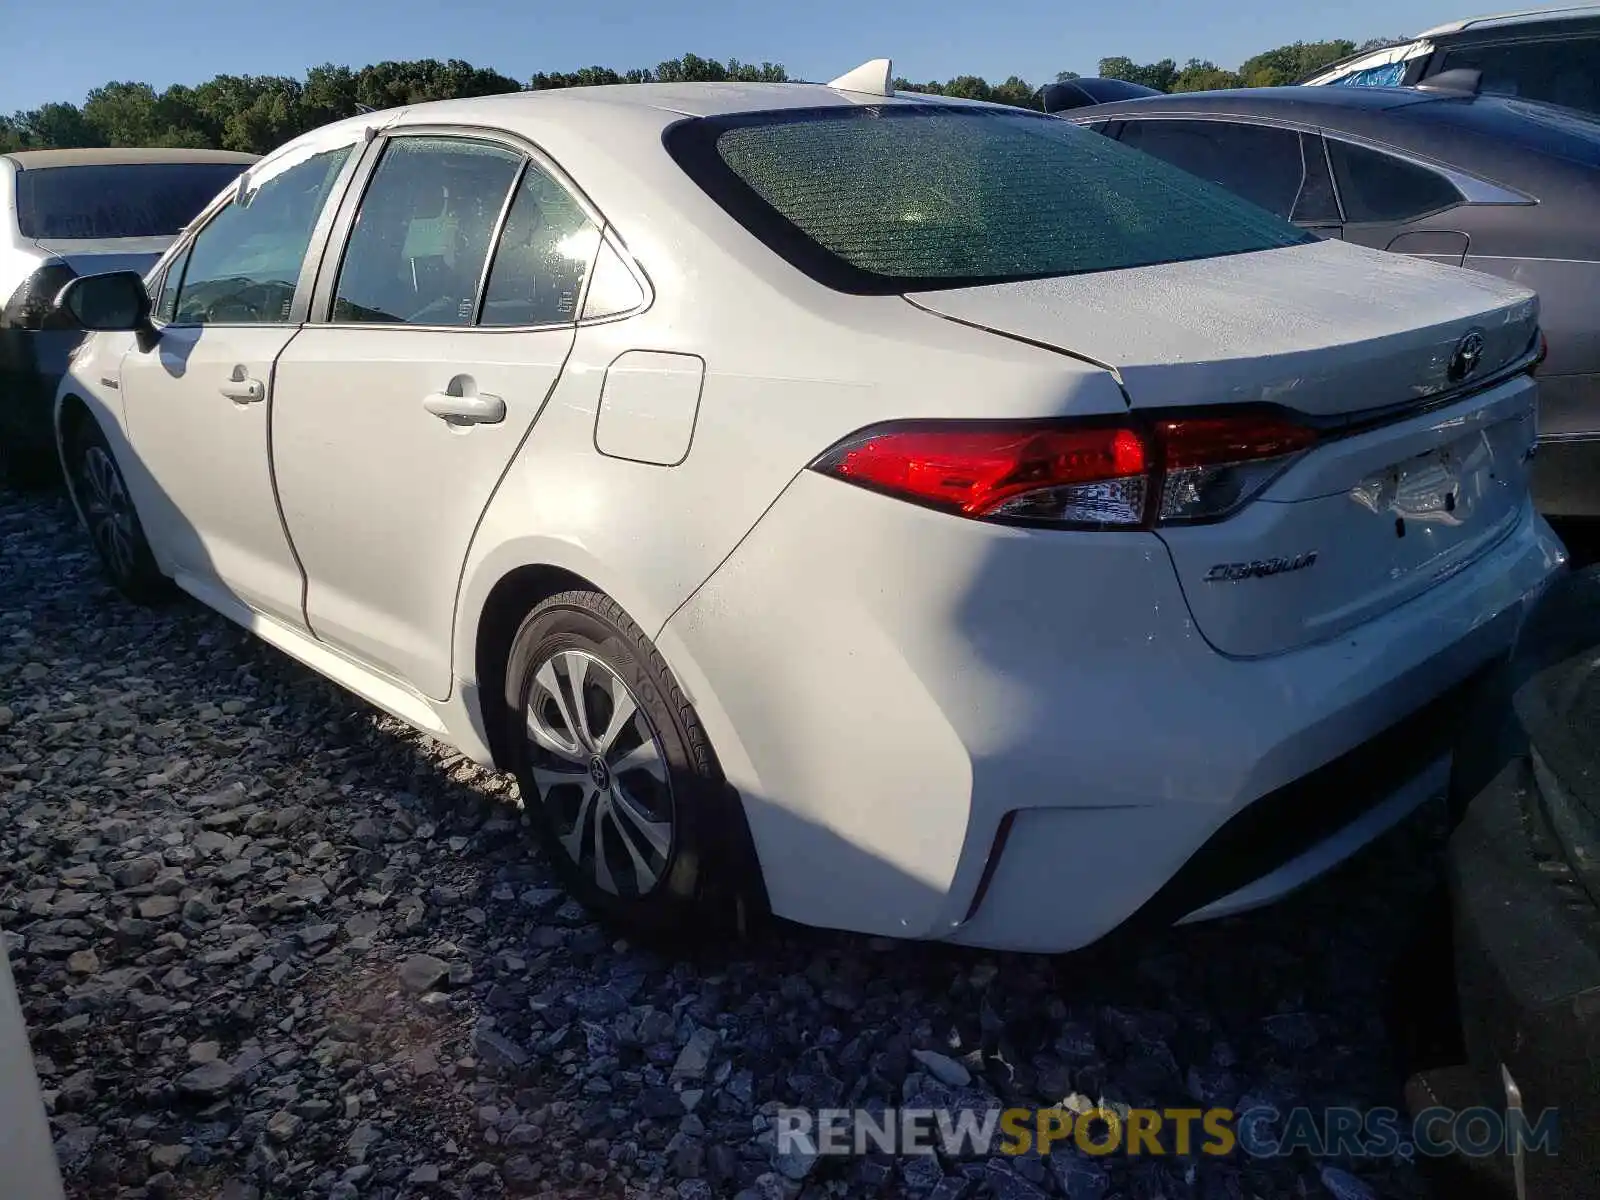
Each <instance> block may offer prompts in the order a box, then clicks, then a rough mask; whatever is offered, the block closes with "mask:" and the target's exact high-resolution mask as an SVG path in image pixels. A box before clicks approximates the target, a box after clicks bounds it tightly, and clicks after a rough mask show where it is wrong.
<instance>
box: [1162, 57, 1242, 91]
mask: <svg viewBox="0 0 1600 1200" xmlns="http://www.w3.org/2000/svg"><path fill="white" fill-rule="evenodd" d="M1243 83H1244V80H1242V79H1240V78H1239V73H1238V72H1237V71H1225V70H1223V69H1222V68H1221V67H1219V66H1217V64H1216V63H1214V62H1211V61H1210V60H1209V59H1208V60H1205V61H1202V60H1200V59H1198V58H1191V59H1190V60H1189V61H1188V62H1187V63H1185V64H1184V67H1183V70H1181V71H1179V72H1178V77H1177V79H1175V80H1173V82H1172V90H1173V91H1174V92H1214V91H1218V90H1220V89H1222V88H1236V87H1240V86H1242V85H1243Z"/></svg>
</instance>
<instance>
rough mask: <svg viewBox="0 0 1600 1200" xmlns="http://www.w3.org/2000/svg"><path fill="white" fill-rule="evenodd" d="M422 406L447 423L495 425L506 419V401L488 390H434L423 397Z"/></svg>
mask: <svg viewBox="0 0 1600 1200" xmlns="http://www.w3.org/2000/svg"><path fill="white" fill-rule="evenodd" d="M422 407H423V408H425V409H427V410H428V411H429V412H431V413H432V414H433V415H434V416H436V417H438V418H439V419H440V420H442V421H443V422H444V423H445V424H447V425H494V424H497V423H499V422H501V421H504V420H505V419H506V402H505V401H504V400H502V399H500V397H499V396H491V395H489V394H488V393H486V392H475V393H473V394H472V395H462V396H456V395H452V394H451V393H450V392H433V393H431V394H429V395H427V396H425V397H423V400H422Z"/></svg>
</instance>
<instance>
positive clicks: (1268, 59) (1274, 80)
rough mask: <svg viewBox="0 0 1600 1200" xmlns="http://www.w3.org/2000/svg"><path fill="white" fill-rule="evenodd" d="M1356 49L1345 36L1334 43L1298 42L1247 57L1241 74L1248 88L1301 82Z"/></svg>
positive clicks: (1241, 67)
mask: <svg viewBox="0 0 1600 1200" xmlns="http://www.w3.org/2000/svg"><path fill="white" fill-rule="evenodd" d="M1355 49H1356V44H1355V43H1354V42H1351V41H1347V40H1345V39H1342V38H1341V39H1339V40H1338V41H1332V42H1295V43H1294V44H1293V45H1292V46H1279V47H1278V48H1277V49H1275V50H1267V51H1264V52H1263V53H1261V54H1258V55H1256V56H1255V57H1254V58H1247V59H1245V61H1244V62H1243V63H1241V64H1240V66H1239V75H1240V77H1241V78H1243V80H1244V85H1245V86H1246V87H1281V86H1283V85H1285V84H1290V83H1299V82H1300V81H1301V80H1302V79H1304V78H1305V77H1306V76H1307V75H1310V74H1312V73H1313V72H1315V71H1317V70H1319V69H1320V68H1322V67H1325V66H1327V65H1328V64H1329V63H1331V62H1337V61H1338V60H1339V59H1341V58H1347V57H1349V56H1350V55H1351V54H1354V53H1355Z"/></svg>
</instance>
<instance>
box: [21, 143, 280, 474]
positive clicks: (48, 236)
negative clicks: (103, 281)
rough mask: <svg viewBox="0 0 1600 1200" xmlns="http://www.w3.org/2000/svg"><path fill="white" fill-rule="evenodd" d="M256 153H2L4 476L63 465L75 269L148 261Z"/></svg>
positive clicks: (125, 267) (119, 267) (139, 265)
mask: <svg viewBox="0 0 1600 1200" xmlns="http://www.w3.org/2000/svg"><path fill="white" fill-rule="evenodd" d="M257 157H259V156H258V155H255V154H236V153H234V152H232V151H229V150H180V149H160V148H157V149H138V148H131V149H130V148H127V147H110V148H100V149H90V150H22V151H16V152H13V153H10V154H0V480H3V479H4V478H6V477H8V476H9V477H14V478H15V479H16V480H18V481H39V480H41V479H43V478H45V477H47V476H50V475H53V474H54V473H55V470H56V461H55V438H54V436H53V434H52V433H51V428H50V412H51V408H52V405H53V402H54V400H55V395H56V388H57V387H58V386H59V385H60V383H61V376H62V374H63V373H64V372H65V371H66V369H67V355H68V354H69V353H70V352H71V350H72V347H73V346H75V345H76V344H77V342H78V339H79V338H80V337H81V336H82V334H81V331H79V330H76V329H72V328H71V327H70V326H64V325H63V323H62V322H61V320H60V319H59V317H58V316H57V314H55V313H54V312H52V310H51V302H52V301H53V300H54V299H55V298H56V293H57V292H59V291H60V290H61V289H62V287H63V286H65V284H66V283H67V281H68V280H69V279H72V278H73V277H74V276H77V275H93V274H96V273H100V272H106V271H144V270H145V269H146V268H148V267H151V266H154V265H155V262H156V260H157V259H159V258H160V257H161V254H162V252H163V251H165V250H166V248H167V247H168V246H170V245H172V239H173V238H175V237H177V235H178V233H179V231H180V230H182V229H183V227H184V225H185V224H187V223H188V222H189V221H190V220H191V219H192V218H193V217H194V216H195V214H197V213H198V212H199V211H200V209H201V208H202V207H204V206H205V204H206V202H207V201H209V200H210V199H211V197H213V196H215V195H216V194H217V193H218V192H219V191H221V190H222V188H223V187H224V186H226V185H227V184H228V183H230V182H232V181H233V180H234V179H236V178H237V177H238V175H239V172H241V171H243V170H244V169H245V167H247V166H249V165H250V164H251V163H253V162H255V161H256V159H257Z"/></svg>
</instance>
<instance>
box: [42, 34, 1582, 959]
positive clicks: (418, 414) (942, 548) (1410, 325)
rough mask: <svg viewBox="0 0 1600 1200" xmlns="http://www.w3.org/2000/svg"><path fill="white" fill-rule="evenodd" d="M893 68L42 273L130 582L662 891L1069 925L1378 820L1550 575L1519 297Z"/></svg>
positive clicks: (623, 900) (661, 118)
mask: <svg viewBox="0 0 1600 1200" xmlns="http://www.w3.org/2000/svg"><path fill="white" fill-rule="evenodd" d="M890 77H891V76H890V71H889V64H888V63H887V62H886V61H883V60H879V61H877V62H875V63H872V64H868V65H867V66H865V67H863V68H860V69H858V70H856V71H854V72H852V73H851V74H849V75H848V76H845V77H842V78H841V79H839V80H836V81H834V83H833V84H831V85H827V86H822V85H795V84H784V85H734V84H716V85H711V84H706V85H694V84H691V85H646V86H622V87H610V88H607V87H597V88H583V89H573V90H569V91H561V92H544V93H538V94H517V95H507V96H497V97H490V98H484V99H472V100H458V101H449V102H444V103H437V104H427V105H420V106H417V107H414V108H408V109H401V110H397V111H393V112H387V113H379V114H372V115H368V116H362V117H358V118H356V119H354V120H351V121H346V122H344V123H341V124H337V125H332V126H329V127H326V128H323V129H320V130H318V131H316V132H315V133H312V134H309V135H307V136H305V137H303V138H300V139H298V140H296V141H295V142H292V143H290V144H289V145H287V146H285V147H284V148H283V149H281V150H279V151H277V152H276V153H274V154H273V155H271V156H269V157H268V158H266V159H265V160H263V161H262V162H261V163H259V164H258V165H256V166H255V167H253V168H252V169H251V170H250V171H249V173H248V175H247V177H246V179H245V180H244V181H243V183H242V184H241V185H240V187H239V188H238V189H237V190H236V191H234V192H230V193H229V194H227V195H224V196H221V197H218V199H217V200H216V201H215V202H214V203H213V204H212V205H211V206H210V207H209V208H208V209H207V211H206V212H205V213H204V214H203V215H202V217H201V218H200V219H199V220H198V221H196V222H195V224H194V226H193V228H192V230H191V231H190V232H189V233H187V234H186V235H185V236H184V238H183V239H181V240H180V242H179V243H178V245H177V246H175V247H174V248H173V250H172V251H171V252H170V253H169V254H168V255H167V257H166V259H165V260H164V262H163V263H162V265H161V266H160V267H159V268H158V269H157V270H156V271H155V272H153V273H152V275H151V284H150V288H149V292H148V294H147V292H146V288H145V286H144V284H142V283H141V281H140V280H139V279H138V278H137V277H136V276H131V275H121V276H104V277H100V278H94V279H80V280H77V281H75V282H74V283H72V284H71V285H69V286H68V287H67V288H66V289H65V290H64V292H63V294H62V296H61V298H60V301H59V304H60V308H61V310H62V311H64V312H67V313H69V314H72V315H73V316H74V319H75V320H76V321H77V322H78V323H79V324H80V325H82V326H84V327H85V328H89V329H97V330H101V331H102V332H99V333H96V334H95V335H94V336H92V337H91V338H90V339H89V340H88V341H87V342H86V343H85V346H84V348H83V350H82V352H81V353H80V354H79V355H78V357H77V359H76V360H75V361H74V363H73V366H72V371H71V374H70V377H69V378H68V379H67V380H66V381H65V383H64V384H63V386H62V390H61V393H60V396H59V399H58V407H57V430H58V436H59V442H60V451H61V455H62V458H63V461H64V464H65V466H66V468H67V472H68V476H69V479H70V481H71V488H72V494H73V497H74V500H75V502H76V503H77V505H78V508H79V511H80V513H81V515H82V517H83V519H84V521H85V522H86V524H87V526H88V529H89V531H90V533H91V534H92V536H93V540H94V544H95V546H96V548H97V549H98V550H99V552H100V555H101V558H102V560H103V562H104V564H105V566H106V569H107V571H108V572H109V573H110V576H111V578H112V579H113V580H115V581H116V583H117V584H118V586H119V587H121V588H122V589H123V590H124V591H125V592H127V593H128V594H130V595H133V596H137V597H145V596H150V595H154V594H157V593H159V591H160V589H161V587H162V585H163V584H164V582H165V581H166V580H174V581H176V583H177V584H178V585H179V586H180V587H181V588H183V589H184V590H185V591H187V592H188V593H190V594H191V595H193V596H195V597H198V598H199V599H200V600H201V601H203V602H204V603H206V604H208V605H210V606H212V607H213V608H215V609H216V610H217V611H219V612H221V613H224V614H226V615H227V616H229V617H231V618H233V619H234V620H236V621H238V622H240V623H241V624H243V625H245V626H247V627H248V628H250V629H253V630H255V631H256V632H257V633H259V634H260V635H261V636H262V637H263V638H265V639H266V640H267V641H269V642H271V643H272V644H273V645H275V646H278V647H280V648H282V649H283V650H285V651H287V652H288V653H290V654H292V655H294V656H295V657H297V658H299V659H301V660H302V661H304V662H306V663H308V664H310V665H311V666H312V667H313V668H314V669H316V670H318V671H321V672H322V673H324V674H325V675H327V676H328V677H330V678H332V679H334V680H337V681H338V682H340V683H342V684H344V685H345V686H347V687H349V688H350V689H351V690H353V691H354V692H356V693H358V694H359V695H361V696H364V697H366V698H367V699H368V700H370V701H371V702H373V703H374V704H376V705H378V706H379V707H381V708H383V709H385V710H387V711H388V712H390V713H392V714H394V715H396V716H399V717H401V718H403V719H405V720H407V721H410V722H412V723H413V724H414V725H416V726H417V727H419V728H421V729H424V730H427V731H429V732H430V733H433V734H434V735H436V736H438V737H440V738H442V739H445V740H446V741H448V742H450V743H452V744H453V745H455V746H457V747H459V748H460V749H461V750H462V751H463V752H464V753H466V754H468V755H470V756H471V757H472V758H474V759H475V760H477V761H479V762H482V763H485V764H490V763H492V764H496V765H498V766H501V767H504V768H507V769H511V770H514V771H515V772H516V773H517V776H518V778H519V780H520V783H521V791H522V796H523V798H524V803H525V805H526V809H527V811H528V814H529V816H530V817H531V819H532V820H533V821H534V823H536V824H537V825H538V826H539V827H540V828H541V829H542V830H543V832H544V834H545V835H546V840H547V844H548V845H549V847H550V849H551V852H552V855H553V858H554V860H555V862H556V864H557V865H558V867H559V869H560V870H561V872H562V873H563V876H564V878H565V880H566V882H567V883H568V885H569V886H570V887H571V888H572V889H573V891H574V892H575V893H577V894H578V895H580V896H581V897H583V898H584V899H585V900H586V901H587V902H589V903H590V904H591V905H593V906H595V907H596V908H597V909H599V910H600V911H602V912H603V913H605V914H608V915H612V916H616V917H620V918H624V919H627V920H629V921H632V922H634V923H635V924H637V925H642V926H645V927H655V928H660V927H675V928H682V927H690V928H693V927H697V926H700V925H703V924H704V923H705V922H706V921H707V920H716V919H721V918H724V917H726V916H728V915H729V914H730V913H736V912H739V911H744V912H746V913H748V912H749V911H750V910H751V909H752V908H754V907H758V906H762V907H770V909H771V910H772V911H774V912H776V913H778V914H780V915H782V916H784V917H789V918H794V919H796V920H799V921H803V922H809V923H812V924H817V925H824V926H834V927H838V928H845V929H855V930H862V931H866V932H871V933H877V934H892V935H900V936H907V937H917V938H936V939H948V940H951V941H957V942H965V943H972V944H980V945H987V946H1001V947H1014V948H1018V949H1028V950H1065V949H1069V948H1071V947H1075V946H1080V945H1083V944H1084V943H1086V942H1089V941H1092V940H1094V939H1096V938H1099V937H1101V936H1102V935H1104V934H1106V933H1107V932H1109V931H1111V930H1113V929H1115V928H1117V927H1119V926H1120V925H1122V924H1123V923H1124V922H1126V921H1127V920H1128V919H1129V918H1130V917H1132V916H1134V915H1135V914H1138V915H1140V916H1141V918H1142V919H1159V920H1162V921H1170V920H1179V919H1185V918H1193V917H1201V916H1211V915H1216V914H1219V913H1223V912H1231V911H1236V910H1238V909H1241V908H1245V907H1249V906H1251V905H1254V904H1259V903H1263V902H1265V901H1267V900H1270V899H1272V898H1274V897H1276V896H1279V895H1282V894H1283V893H1285V892H1287V891H1288V890H1290V889H1292V888H1294V887H1296V886H1298V885H1299V884H1301V883H1303V882H1304V881H1306V880H1307V879H1309V878H1311V877H1313V876H1315V875H1316V874H1317V873H1319V872H1321V871H1322V870H1324V869H1326V868H1327V867H1328V866H1330V865H1332V864H1333V863H1335V862H1337V861H1339V860H1341V859H1342V858H1344V857H1346V856H1348V855H1349V854H1350V853H1352V852H1353V851H1354V850H1355V849H1356V848H1357V847H1359V846H1361V845H1363V844H1364V843H1365V842H1367V841H1369V840H1370V839H1371V838H1372V837H1374V836H1375V835H1376V834H1377V833H1378V832H1380V831H1381V830H1383V829H1385V828H1387V827H1389V826H1390V825H1392V824H1393V823H1395V822H1396V821H1398V820H1399V819H1400V818H1401V817H1402V816H1404V814H1405V813H1407V812H1408V811H1410V810H1411V809H1412V808H1414V807H1415V806H1416V805H1418V804H1420V803H1421V802H1422V801H1424V800H1425V799H1427V798H1428V797H1429V796H1432V795H1435V794H1437V793H1438V792H1439V791H1440V790H1441V789H1442V787H1443V784H1444V777H1445V773H1446V771H1447V770H1448V762H1449V759H1448V752H1447V750H1446V749H1445V741H1444V735H1447V734H1448V732H1449V730H1448V723H1449V721H1448V718H1449V712H1450V708H1449V706H1450V704H1451V703H1452V698H1453V697H1454V696H1456V695H1457V693H1458V692H1459V691H1460V689H1462V688H1463V687H1465V686H1467V685H1468V684H1469V682H1470V681H1471V680H1472V679H1473V677H1474V676H1475V674H1476V673H1477V672H1479V671H1480V670H1481V669H1483V668H1485V667H1487V666H1488V665H1490V664H1492V663H1494V662H1496V661H1498V660H1499V659H1500V658H1502V657H1503V656H1504V655H1505V653H1506V651H1507V649H1508V647H1509V646H1510V645H1511V642H1512V638H1513V636H1514V634H1515V632H1516V630H1517V627H1518V624H1519V622H1520V621H1521V619H1522V613H1523V611H1524V608H1525V606H1526V605H1527V604H1528V603H1529V601H1530V599H1531V598H1532V597H1534V596H1536V595H1537V594H1538V593H1539V592H1540V591H1541V590H1542V589H1543V588H1544V586H1545V585H1546V583H1547V581H1548V580H1549V579H1550V578H1551V576H1552V574H1553V573H1554V572H1555V571H1556V570H1557V569H1558V568H1559V567H1560V565H1561V564H1562V561H1563V551H1562V548H1561V546H1560V544H1559V542H1558V541H1557V540H1556V539H1555V538H1554V537H1553V536H1552V534H1551V533H1550V531H1549V529H1548V528H1547V526H1546V525H1545V524H1544V522H1543V521H1542V520H1541V519H1540V518H1539V517H1538V516H1537V515H1536V514H1535V513H1534V511H1533V509H1532V507H1531V505H1530V503H1529V498H1528V486H1527V474H1528V472H1527V465H1526V460H1527V458H1528V456H1529V454H1530V453H1531V451H1532V448H1533V446H1534V444H1535V416H1534V407H1535V392H1536V389H1535V383H1534V380H1533V379H1532V378H1531V372H1532V370H1533V369H1534V367H1535V366H1536V365H1537V363H1538V361H1539V354H1540V344H1541V342H1540V335H1539V331H1538V325H1537V318H1538V309H1537V303H1536V300H1535V297H1534V296H1533V294H1532V293H1530V292H1528V291H1527V290H1525V289H1523V288H1520V287H1517V286H1515V285H1512V284H1509V283H1506V282H1504V281H1502V280H1499V279H1493V278H1489V277H1487V276H1483V275H1477V274H1473V273H1469V272H1465V271H1459V270H1446V269H1444V268H1440V267H1437V266H1435V265H1433V264H1430V263H1427V262H1422V261H1417V260H1414V259H1406V258H1403V257H1401V256H1398V255H1387V254H1381V253H1378V252H1375V251H1367V250H1363V249H1360V248H1357V247H1353V246H1348V245H1343V244H1341V243H1339V242H1337V241H1320V240H1317V239H1315V238H1314V237H1312V236H1311V235H1309V234H1306V233H1303V232H1301V231H1300V230H1297V229H1295V228H1294V227H1292V226H1290V225H1288V224H1286V223H1284V222H1282V221H1280V220H1278V219H1277V218H1275V217H1272V216H1271V215H1270V214H1267V213H1265V212H1264V211H1262V210H1259V209H1256V208H1253V207H1251V206H1249V205H1247V204H1245V203H1243V202H1241V201H1239V200H1237V199H1235V198H1233V197H1232V196H1231V195H1229V194H1227V193H1224V192H1222V191H1220V190H1218V189H1215V188H1213V187H1211V186H1210V185H1207V184H1203V183H1201V182H1199V181H1197V180H1195V179H1193V178H1192V177H1190V176H1188V175H1186V174H1183V173H1181V172H1178V171H1176V170H1174V169H1172V168H1169V167H1167V166H1165V165H1164V164H1162V163H1160V162H1158V161H1157V160H1155V159H1153V158H1149V157H1147V156H1145V155H1141V154H1137V153H1134V152H1131V151H1128V150H1126V149H1125V148H1123V147H1121V146H1118V145H1116V144H1115V143H1113V142H1111V141H1109V140H1108V139H1105V138H1102V137H1099V136H1098V135H1095V134H1092V133H1089V132H1088V131H1086V130H1082V129H1078V128H1077V127H1075V126H1073V125H1070V124H1069V123H1067V122H1065V121H1059V120H1054V119H1051V118H1048V117H1045V116H1043V115H1040V114H1032V113H1027V112H1022V111H1018V110H1015V109H1009V108H1002V107H997V106H990V105H982V104H967V103H961V102H947V101H944V100H942V99H937V98H930V97H925V96H909V95H907V96H897V95H894V94H892V93H891V92H890V90H889V84H888V80H889V78H890Z"/></svg>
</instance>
